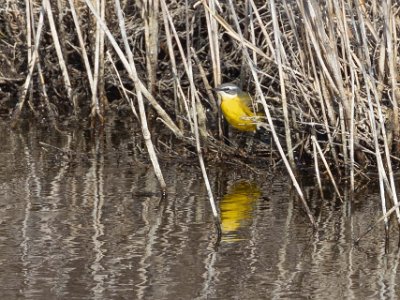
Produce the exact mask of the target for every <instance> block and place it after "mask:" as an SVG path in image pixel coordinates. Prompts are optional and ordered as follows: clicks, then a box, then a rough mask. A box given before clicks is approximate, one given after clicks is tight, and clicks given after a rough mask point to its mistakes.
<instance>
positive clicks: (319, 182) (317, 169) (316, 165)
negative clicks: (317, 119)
mask: <svg viewBox="0 0 400 300" xmlns="http://www.w3.org/2000/svg"><path fill="white" fill-rule="evenodd" d="M312 136H313V138H314V139H313V141H314V140H316V137H315V128H313V129H312ZM312 146H313V156H314V169H315V177H316V178H317V183H318V189H319V193H320V194H321V197H322V198H323V197H324V192H323V191H322V182H321V175H320V174H321V172H320V171H319V164H318V152H317V145H316V143H314V142H313V143H312Z"/></svg>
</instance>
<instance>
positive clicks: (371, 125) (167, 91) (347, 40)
mask: <svg viewBox="0 0 400 300" xmlns="http://www.w3.org/2000/svg"><path fill="white" fill-rule="evenodd" d="M399 10H400V7H399V3H398V2H396V1H395V2H392V1H364V0H350V1H343V0H327V1H322V2H321V1H317V0H310V1H302V0H297V1H296V0H291V1H289V0H284V1H275V0H271V1H268V2H265V1H255V0H246V1H232V0H228V1H217V0H208V1H206V0H200V1H189V0H186V1H166V0H146V1H144V0H143V1H134V3H133V2H132V1H126V0H125V1H124V0H121V1H120V0H114V1H106V0H97V1H91V0H84V1H76V0H68V1H66V0H64V1H55V2H53V1H49V0H43V1H39V0H37V1H34V0H26V1H25V2H24V3H22V2H21V1H17V0H7V1H6V5H5V7H4V8H1V9H0V23H1V25H2V28H4V30H3V31H1V32H0V36H1V40H0V47H1V49H0V50H2V51H0V56H1V57H0V59H1V60H4V61H5V62H7V63H6V64H3V65H2V67H1V68H2V69H0V72H1V73H2V74H0V75H1V77H0V84H1V85H3V86H4V85H7V87H8V90H10V91H11V94H12V91H16V90H20V92H19V94H18V103H17V104H16V105H15V104H12V105H13V106H15V107H13V112H14V114H13V117H12V121H13V123H14V124H16V122H17V121H18V120H19V118H20V117H21V112H22V111H23V110H28V108H27V107H26V106H27V105H26V104H27V103H28V104H29V109H30V110H31V111H33V112H34V113H37V114H39V112H38V111H39V109H38V107H45V108H46V109H45V111H42V112H41V114H45V115H46V116H48V117H49V120H50V121H51V124H53V126H55V127H56V126H57V113H58V114H63V115H68V114H76V115H77V116H80V117H82V116H87V115H89V116H90V118H91V120H92V125H93V126H95V125H96V124H98V123H102V122H103V119H104V114H105V110H107V109H110V108H108V105H109V103H110V102H112V101H113V100H115V99H114V98H120V97H121V98H124V99H125V100H126V103H127V104H128V105H129V107H130V108H131V110H132V114H133V116H135V118H136V120H137V122H138V123H140V124H141V128H142V132H143V136H144V139H145V141H146V145H147V149H148V151H149V153H150V157H151V160H152V163H153V166H154V169H155V171H156V174H157V177H158V179H159V181H160V184H161V186H162V188H163V189H165V182H164V180H163V177H162V172H161V169H160V167H159V166H158V162H157V156H156V153H155V151H154V146H153V144H152V139H151V137H150V133H149V130H148V128H147V113H146V111H147V110H148V109H150V108H151V109H153V110H154V111H155V112H156V114H157V116H158V117H159V118H160V119H161V120H162V122H163V125H165V127H166V128H168V129H169V130H170V131H171V134H174V135H176V136H177V137H179V138H181V139H183V140H184V141H186V142H187V144H188V145H189V144H190V145H191V144H194V145H195V146H196V149H197V153H198V156H199V159H200V164H201V165H202V166H203V168H202V169H203V174H204V178H205V179H206V178H207V177H206V172H205V168H204V165H203V164H202V156H201V148H202V147H203V148H205V147H209V148H210V149H211V150H212V151H222V152H224V151H232V150H231V149H229V147H226V146H223V144H222V143H220V142H218V141H220V140H221V139H222V136H221V125H220V124H219V123H220V122H219V121H220V118H219V110H218V105H217V100H216V99H215V98H214V95H213V94H212V93H211V91H210V88H211V87H213V86H215V85H218V84H220V83H221V82H226V81H232V80H238V81H239V83H240V84H241V85H242V86H243V88H244V89H245V90H248V91H250V92H251V93H252V94H253V95H254V99H253V100H254V101H255V102H258V103H259V104H261V106H262V110H263V111H264V112H265V114H266V120H265V124H261V126H263V127H265V128H267V130H269V131H270V132H271V136H272V139H273V142H274V143H273V144H274V146H276V148H277V149H278V153H279V155H277V156H276V157H274V158H275V159H282V160H283V161H284V163H285V165H286V168H287V170H288V172H289V174H290V175H291V177H292V180H293V182H294V184H295V186H296V188H297V190H298V192H299V195H300V196H301V198H302V199H303V200H304V198H303V196H302V192H301V189H300V187H298V185H297V183H296V178H295V176H294V173H293V172H292V169H293V168H294V166H295V158H296V159H297V160H300V161H302V160H308V161H314V164H315V173H316V176H317V178H318V182H319V184H320V185H321V180H320V174H321V173H322V172H325V171H326V172H327V173H328V175H329V179H330V180H331V182H332V184H333V185H334V186H335V190H336V192H337V193H338V194H340V191H339V189H338V188H337V183H338V182H337V181H338V180H337V179H338V175H337V174H343V170H345V172H344V175H342V176H347V178H349V179H350V183H351V188H352V190H354V189H355V182H356V181H355V179H356V174H363V170H364V166H366V165H368V166H375V167H376V170H377V173H378V175H379V183H380V187H381V197H382V208H383V211H384V212H385V210H386V198H385V197H387V196H388V197H389V199H390V200H391V201H392V203H394V205H397V196H396V188H395V181H394V175H393V172H394V171H393V167H392V166H393V161H394V160H395V161H398V152H399V151H398V149H399V113H398V101H399V99H400V94H399V82H398V81H399V78H400V77H399V75H398V66H399V57H398V49H399V38H398V33H399V31H400V18H399ZM22 28H23V29H24V30H23V29H22ZM54 62H56V63H54ZM21 73H23V74H25V76H24V77H23V80H22V79H21V76H20V75H19V74H21ZM108 91H113V92H112V93H110V92H108ZM15 94H16V93H14V95H15ZM87 95H90V100H88V97H87ZM11 98H12V97H10V99H11ZM38 99H40V100H38ZM10 102H11V103H12V101H11V100H10ZM55 107H57V108H58V109H57V110H56V109H55ZM88 108H89V110H88ZM217 124H219V125H218V126H217ZM218 128H219V129H218ZM155 132H156V133H155V134H157V131H155ZM278 132H280V133H284V134H281V136H279V135H278ZM282 136H283V137H282ZM192 137H194V139H195V142H193V139H192ZM216 149H217V150H216ZM310 158H312V160H310ZM335 174H336V175H335ZM335 176H336V177H335ZM206 183H207V180H206ZM208 189H209V193H210V194H211V198H212V193H211V191H210V188H209V186H208ZM304 204H305V207H306V209H307V204H306V203H305V201H304ZM307 211H308V209H307ZM308 213H309V211H308ZM396 213H397V217H398V219H399V220H400V213H399V210H398V209H396ZM311 219H312V218H311Z"/></svg>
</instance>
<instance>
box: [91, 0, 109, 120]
mask: <svg viewBox="0 0 400 300" xmlns="http://www.w3.org/2000/svg"><path fill="white" fill-rule="evenodd" d="M95 3H96V10H97V12H98V14H99V15H100V18H101V20H102V21H103V22H104V21H105V5H106V4H105V0H99V1H96V2H95ZM103 77H104V31H103V30H102V29H101V27H100V23H99V21H98V20H97V19H96V32H95V44H94V66H93V85H92V90H91V92H92V101H91V108H92V109H91V113H90V118H91V120H92V127H93V126H94V122H95V120H96V117H97V118H98V119H99V121H100V123H101V124H103V122H104V120H103V116H102V113H101V111H100V101H99V99H101V98H103V97H104V89H103V88H102V87H103V84H101V82H103V80H99V79H101V78H103Z"/></svg>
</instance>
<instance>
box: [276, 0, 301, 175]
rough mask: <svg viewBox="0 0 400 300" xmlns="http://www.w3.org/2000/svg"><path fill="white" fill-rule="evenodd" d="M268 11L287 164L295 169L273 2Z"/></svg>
mask: <svg viewBox="0 0 400 300" xmlns="http://www.w3.org/2000/svg"><path fill="white" fill-rule="evenodd" d="M269 4H270V9H271V17H272V25H273V30H274V37H275V47H276V48H275V52H274V53H275V55H274V56H275V60H276V63H277V64H278V73H279V83H280V88H281V98H282V109H283V124H284V127H285V137H286V146H287V151H288V156H289V162H290V164H291V165H292V168H295V166H296V164H295V162H294V153H293V148H292V134H291V130H290V123H289V111H288V100H287V98H286V87H285V79H286V74H285V73H284V72H283V68H282V54H281V47H282V45H281V43H282V42H281V38H280V35H281V32H280V29H279V25H278V17H277V13H276V6H275V0H271V1H270V2H269Z"/></svg>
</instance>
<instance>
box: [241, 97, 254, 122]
mask: <svg viewBox="0 0 400 300" xmlns="http://www.w3.org/2000/svg"><path fill="white" fill-rule="evenodd" d="M239 98H240V100H241V101H240V105H241V107H242V110H243V111H244V112H245V114H246V115H247V116H249V117H252V116H254V112H253V106H252V102H251V97H250V96H249V94H248V93H245V92H243V93H241V94H239Z"/></svg>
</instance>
